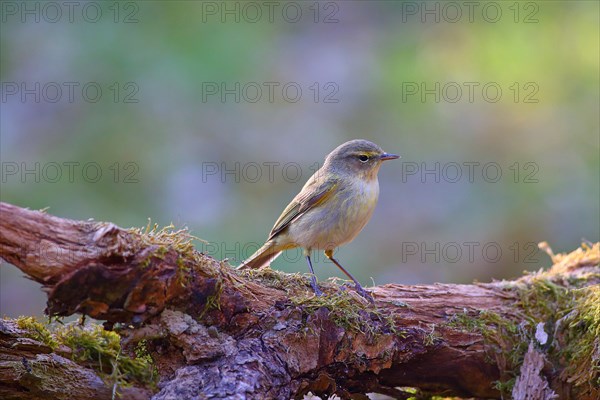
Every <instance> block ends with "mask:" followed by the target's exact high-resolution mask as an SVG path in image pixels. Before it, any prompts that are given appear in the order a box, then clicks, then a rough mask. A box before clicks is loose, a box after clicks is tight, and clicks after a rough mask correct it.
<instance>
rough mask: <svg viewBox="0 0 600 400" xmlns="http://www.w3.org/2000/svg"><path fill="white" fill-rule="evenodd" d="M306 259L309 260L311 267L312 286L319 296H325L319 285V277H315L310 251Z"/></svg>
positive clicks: (309, 266)
mask: <svg viewBox="0 0 600 400" xmlns="http://www.w3.org/2000/svg"><path fill="white" fill-rule="evenodd" d="M306 261H308V268H310V286H312V288H313V290H314V292H315V294H316V295H317V296H323V292H322V291H321V289H319V286H318V285H317V278H315V270H314V269H313V266H312V262H311V261H310V253H309V254H307V255H306Z"/></svg>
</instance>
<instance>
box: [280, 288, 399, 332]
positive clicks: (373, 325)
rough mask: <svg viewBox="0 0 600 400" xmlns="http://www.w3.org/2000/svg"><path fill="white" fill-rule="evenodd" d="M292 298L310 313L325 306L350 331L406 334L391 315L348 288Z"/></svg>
mask: <svg viewBox="0 0 600 400" xmlns="http://www.w3.org/2000/svg"><path fill="white" fill-rule="evenodd" d="M290 301H291V302H292V304H294V305H295V306H298V307H301V308H302V309H303V311H304V312H305V313H307V314H309V315H310V314H313V313H315V312H316V311H317V310H319V309H321V308H326V309H327V310H329V312H330V318H331V320H332V321H333V322H334V323H335V324H336V325H337V326H339V327H342V328H344V329H346V330H348V331H352V332H361V333H364V334H366V335H379V334H384V333H390V332H391V333H393V334H395V335H401V336H403V333H402V332H401V331H399V330H397V328H396V324H395V322H394V319H393V316H392V315H385V314H383V313H382V312H381V311H380V310H379V309H377V308H376V307H375V306H374V305H373V304H371V303H367V302H366V301H361V300H358V299H356V298H355V297H354V296H353V295H352V294H350V293H349V292H347V291H345V290H338V291H337V292H336V293H332V294H331V293H330V294H326V295H324V296H315V295H313V294H311V295H308V296H307V295H306V290H304V292H303V293H302V294H300V295H297V296H292V297H290Z"/></svg>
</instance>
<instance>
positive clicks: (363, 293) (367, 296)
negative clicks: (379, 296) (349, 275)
mask: <svg viewBox="0 0 600 400" xmlns="http://www.w3.org/2000/svg"><path fill="white" fill-rule="evenodd" d="M355 289H356V292H357V293H358V294H360V295H361V296H362V297H363V298H365V299H366V300H368V301H369V302H370V303H373V304H375V300H374V299H373V297H372V296H371V294H370V293H369V292H367V291H366V290H365V289H363V287H362V286H355Z"/></svg>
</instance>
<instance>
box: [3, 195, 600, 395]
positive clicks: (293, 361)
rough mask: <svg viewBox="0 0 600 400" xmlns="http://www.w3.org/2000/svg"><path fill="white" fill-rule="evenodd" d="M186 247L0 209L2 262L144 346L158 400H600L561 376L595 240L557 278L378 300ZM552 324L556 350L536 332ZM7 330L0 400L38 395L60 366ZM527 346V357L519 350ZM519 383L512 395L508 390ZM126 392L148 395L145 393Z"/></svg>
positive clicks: (86, 377) (95, 385)
mask: <svg viewBox="0 0 600 400" xmlns="http://www.w3.org/2000/svg"><path fill="white" fill-rule="evenodd" d="M190 240H191V237H190V236H189V235H187V232H186V231H176V232H172V231H171V232H169V231H165V230H162V231H157V230H151V229H150V230H147V232H140V231H135V230H125V229H122V228H119V227H117V226H115V225H114V224H111V223H102V222H94V221H72V220H68V219H62V218H58V217H54V216H51V215H48V214H46V213H44V212H39V211H31V210H26V209H23V208H19V207H16V206H13V205H10V204H6V203H0V257H1V258H3V259H4V260H6V261H7V262H9V263H11V264H14V265H15V266H16V267H18V268H19V269H21V270H22V271H23V272H24V273H25V274H26V275H27V276H28V277H30V278H31V279H33V280H35V281H37V282H39V283H41V284H42V285H43V287H44V288H45V290H46V291H47V292H48V303H47V308H46V312H47V313H48V314H49V315H51V316H67V315H71V314H74V313H81V314H84V315H88V316H91V317H93V318H96V319H100V320H105V321H106V323H105V327H106V328H107V329H112V328H113V327H114V328H115V329H116V328H119V333H120V334H121V335H122V343H123V346H124V347H125V349H130V348H132V346H134V344H135V343H137V342H139V341H140V340H145V341H146V343H147V347H148V350H149V352H150V354H151V356H152V359H153V361H154V363H155V365H156V367H157V369H158V372H159V376H160V382H159V384H158V387H157V388H155V389H154V393H153V394H152V396H153V398H154V399H192V398H200V399H204V398H214V399H230V398H235V399H257V398H261V399H287V398H298V397H300V398H301V397H302V395H304V394H305V393H308V392H312V393H314V394H319V395H332V394H337V395H338V396H340V397H342V398H344V399H350V398H356V399H358V398H365V397H361V396H362V395H364V394H366V393H370V392H376V393H383V394H387V395H389V396H391V397H394V398H398V399H404V398H408V397H409V396H414V394H411V393H412V392H410V391H409V392H410V393H409V392H407V391H405V390H404V389H400V388H407V387H409V388H416V389H417V390H418V391H419V392H420V393H422V394H424V395H425V394H427V395H432V394H435V395H442V396H459V397H476V398H494V399H497V398H501V396H502V390H504V398H507V397H510V395H511V393H512V395H513V396H514V398H523V399H525V398H534V397H527V395H528V394H527V393H528V392H527V386H528V385H527V382H528V379H531V380H530V381H531V382H533V381H535V382H536V383H535V386H536V389H535V390H537V391H538V392H536V393H543V396H545V397H535V398H547V399H551V398H554V397H553V396H559V397H560V398H565V399H568V398H580V399H596V398H599V396H600V390H599V386H600V378H598V379H599V380H598V381H595V379H596V378H595V375H590V377H591V378H590V380H589V382H587V384H585V382H584V383H583V384H582V383H581V382H580V381H575V379H574V378H573V376H570V375H568V373H565V371H568V370H569V365H572V364H573V363H575V362H578V361H579V360H570V359H565V358H564V357H565V355H564V354H565V353H564V352H562V353H561V352H560V351H557V349H558V350H560V349H559V348H558V347H559V342H560V338H561V337H569V338H570V337H571V336H568V335H567V334H571V333H572V332H571V331H569V330H570V329H575V328H572V327H571V325H573V326H575V325H574V324H565V323H562V324H561V323H560V322H561V320H560V318H559V317H561V316H563V317H565V318H573V315H572V314H568V311H569V310H571V311H572V308H573V307H574V306H573V304H575V303H568V304H566V303H565V304H563V303H562V302H563V300H564V301H566V300H565V299H569V296H571V294H572V293H575V292H571V291H574V290H579V291H581V290H584V289H585V290H590V291H592V292H591V293H596V292H595V291H596V290H598V283H599V281H600V268H599V266H598V263H599V262H600V254H599V253H600V251H599V250H600V246H599V244H598V243H596V244H595V245H593V246H592V247H589V248H582V249H578V250H576V251H574V252H573V253H571V254H569V255H559V256H554V258H553V260H554V261H555V265H554V267H553V268H552V269H550V270H549V271H547V272H539V273H537V274H532V275H526V276H524V277H522V278H520V279H518V280H516V281H513V282H504V281H503V282H492V283H486V284H472V285H455V284H434V285H412V286H408V285H399V284H387V285H381V286H376V287H372V288H369V290H370V291H371V293H372V295H373V297H374V299H375V304H373V305H372V304H370V303H368V302H366V301H364V299H362V298H361V297H360V296H358V295H357V294H356V293H355V292H354V291H353V290H352V289H347V288H345V287H340V286H338V285H337V284H336V283H335V282H330V281H328V282H322V283H321V284H320V286H321V287H322V289H323V291H324V292H325V296H323V297H321V298H317V297H315V296H313V295H312V292H311V289H310V285H309V282H308V279H307V278H305V277H302V276H300V275H297V274H283V273H279V272H276V271H272V270H270V269H266V270H261V271H237V270H235V269H233V268H232V267H231V266H229V265H228V264H227V263H226V262H223V261H217V260H215V259H213V258H211V257H209V256H207V255H204V254H201V253H198V252H196V251H195V250H194V249H193V247H192V245H191V243H190ZM539 285H542V286H543V285H554V286H556V287H558V289H556V290H558V293H561V294H565V297H562V295H561V296H558V295H557V296H555V297H556V304H554V303H551V302H549V303H548V304H546V303H544V305H543V307H542V306H541V301H540V300H539V298H533V297H532V293H537V289H538V286H539ZM544 287H545V286H544ZM582 288H584V289H582ZM540 293H542V295H543V296H545V297H544V299H545V300H548V301H550V300H552V299H551V298H550V297H548V296H549V295H548V296H547V295H546V292H545V291H544V290H541V291H540ZM578 293H579V292H578ZM571 297H573V296H571ZM573 298H574V297H573ZM532 299H533V300H535V304H533V303H532ZM577 304H579V303H577ZM547 307H550V308H551V309H552V310H554V312H555V313H556V315H555V316H553V315H554V314H552V313H547V312H545V310H546V308H547ZM569 307H570V308H569ZM569 321H570V320H569ZM540 322H541V323H542V325H544V324H545V325H544V326H545V327H546V329H543V328H542V331H545V332H550V333H551V336H552V338H551V339H550V342H551V343H550V344H548V343H546V344H543V343H542V341H540V339H539V338H537V336H536V335H535V333H536V326H537V325H539V323H540ZM562 322H564V319H563V320H562ZM592 323H593V322H592ZM115 324H116V325H115ZM594 327H595V325H594ZM0 328H2V329H0V382H2V384H3V386H2V389H0V397H2V398H30V397H25V396H23V397H19V395H20V394H22V393H24V391H26V390H28V391H30V392H33V391H34V390H35V388H36V386H35V383H32V382H33V381H36V379H37V380H38V381H39V379H38V378H36V379H33V377H35V373H33V372H32V373H30V372H28V371H27V368H26V366H25V365H26V364H27V363H32V362H36V360H40V358H44V357H45V358H48V357H61V356H60V354H56V352H52V351H51V350H49V349H48V348H44V347H43V346H40V344H39V343H37V344H34V345H31V346H29V345H27V346H26V349H25V350H23V346H22V345H16V346H15V343H18V342H19V341H21V342H22V341H23V340H25V341H27V340H31V339H25V338H24V337H22V335H23V332H19V330H18V329H17V328H16V327H15V325H14V324H12V325H11V322H10V321H4V322H3V325H1V326H0ZM515 329H516V330H517V332H513V331H514V330H515ZM537 329H538V333H539V327H538V328H537ZM573 334H576V333H573ZM577 334H578V333H577ZM577 337H578V336H577ZM536 338H537V339H536ZM523 343H524V346H520V345H519V344H523ZM549 346H550V347H549ZM517 347H518V348H521V347H524V350H523V351H521V352H520V353H518V352H515V354H513V353H512V352H514V351H515V349H516V348H517ZM529 347H531V349H532V350H531V352H530V351H528V350H529ZM599 349H600V344H598V349H597V351H598V353H599V354H596V356H595V357H594V356H592V358H591V362H592V363H596V362H598V359H599V358H600V350H599ZM561 356H562V357H563V359H561ZM7 360H8V361H10V363H9V362H8V361H7ZM19 360H21V366H20V367H16V366H15V365H16V364H14V363H18V362H19ZM524 361H525V363H524ZM61 362H62V361H61ZM11 363H12V364H11ZM524 364H527V365H529V364H531V366H530V367H527V368H522V367H524ZM592 365H595V364H592ZM11 368H12V369H11ZM11 371H12V372H11ZM15 371H17V372H18V373H16V372H15ZM23 371H25V372H23ZM47 371H49V372H48V373H49V374H50V375H51V376H57V377H60V376H65V375H67V376H69V375H70V376H73V377H77V378H76V379H75V380H76V382H77V383H78V385H77V386H72V387H70V388H69V390H68V393H69V394H71V395H72V397H75V398H96V399H103V398H110V397H111V390H107V386H106V385H102V384H101V383H99V381H98V379H99V378H98V377H97V376H94V374H93V371H90V370H88V369H86V368H85V367H84V366H80V367H79V368H78V367H77V364H74V363H73V362H72V361H69V360H68V359H65V363H64V364H61V363H58V364H53V363H50V364H48V366H47ZM67 371H68V372H67ZM527 371H529V372H527ZM531 371H533V372H531ZM28 374H29V375H33V377H30V378H31V379H24V378H23V376H25V375H28ZM525 374H529V375H531V376H529V375H528V376H529V378H527V376H525ZM592 374H593V373H592ZM516 377H518V378H519V379H517V383H516V384H515V385H514V388H513V387H512V386H510V387H508V388H507V387H502V383H505V382H509V381H510V380H511V378H513V383H514V378H516ZM100 382H101V381H100ZM494 382H500V384H497V383H496V384H494ZM523 382H525V383H523ZM108 389H110V388H108ZM130 389H131V390H135V396H141V397H142V398H143V397H144V396H146V397H150V396H151V395H150V392H149V391H148V390H149V389H148V388H143V387H137V388H136V387H135V385H134V386H133V387H132V388H130ZM499 389H500V390H499ZM513 389H514V390H513ZM132 393H134V392H132ZM46 394H47V395H48V397H47V398H56V399H61V398H65V397H61V396H64V393H63V394H60V393H50V392H48V393H46ZM131 396H133V394H132V395H131ZM31 398H32V397H31Z"/></svg>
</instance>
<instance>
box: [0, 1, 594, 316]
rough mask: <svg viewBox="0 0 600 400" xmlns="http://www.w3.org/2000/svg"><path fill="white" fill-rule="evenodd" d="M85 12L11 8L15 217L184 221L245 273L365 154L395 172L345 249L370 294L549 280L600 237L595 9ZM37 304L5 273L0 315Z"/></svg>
mask: <svg viewBox="0 0 600 400" xmlns="http://www.w3.org/2000/svg"><path fill="white" fill-rule="evenodd" d="M76 3H77V4H78V5H76V6H69V5H67V4H65V3H63V2H55V3H54V4H58V7H56V6H48V4H49V3H45V2H35V1H32V2H11V1H5V2H3V3H2V10H1V11H2V15H1V32H0V33H1V39H0V44H1V46H2V47H1V54H0V68H1V71H0V80H1V82H2V88H1V89H2V93H1V94H2V102H1V104H0V105H1V118H0V120H1V121H0V133H1V142H0V143H1V152H0V155H1V159H2V182H1V193H0V199H1V200H2V201H5V202H10V203H13V204H16V205H19V206H22V207H29V208H32V209H40V208H45V207H48V208H49V212H50V213H52V214H55V215H58V216H61V217H67V218H72V219H88V218H94V219H96V220H104V221H111V222H114V223H116V224H118V225H120V226H123V227H129V226H144V225H146V223H147V219H148V218H149V217H151V218H152V221H153V222H157V223H159V224H160V225H166V224H169V223H171V222H173V223H174V224H175V226H177V227H183V226H188V227H189V228H190V230H191V231H192V233H193V234H195V235H196V236H199V237H201V238H203V239H205V240H207V241H208V242H209V243H208V244H203V243H198V248H199V249H200V250H202V251H205V252H207V253H208V254H210V255H212V256H214V257H215V258H219V259H220V258H225V257H227V258H229V259H230V261H231V263H232V264H237V263H238V262H239V261H240V260H242V259H243V258H245V257H246V256H248V255H249V254H250V253H251V252H252V250H254V249H255V248H256V247H257V246H258V245H260V244H261V243H262V242H263V241H264V240H265V239H266V236H267V233H268V232H269V230H270V228H271V226H272V224H273V223H274V221H275V219H276V218H277V216H278V215H279V213H280V212H281V210H283V208H284V207H285V206H286V205H287V203H288V201H289V200H290V199H291V198H292V197H293V196H294V195H295V194H296V193H297V192H298V190H299V189H300V188H301V187H302V185H303V184H304V182H305V181H306V179H307V178H308V177H309V176H310V174H311V173H312V172H313V171H314V168H315V166H317V165H318V164H320V163H322V161H323V158H324V156H325V155H326V154H327V153H328V152H329V151H331V150H332V149H333V148H334V147H336V146H337V145H339V144H340V143H342V142H344V141H346V140H349V139H353V138H365V139H369V140H372V141H374V142H376V143H378V144H380V145H381V146H382V147H383V148H384V149H385V150H386V151H388V152H394V153H398V154H401V155H402V159H401V160H399V161H391V162H389V163H386V164H385V165H384V166H383V167H382V169H381V172H380V185H381V194H380V200H379V205H378V207H377V209H376V211H375V214H374V216H373V219H372V220H371V222H370V223H369V225H367V227H366V228H365V230H364V231H363V232H362V234H361V235H359V237H358V238H357V239H356V240H355V241H354V242H353V243H352V244H350V245H347V246H345V247H344V248H342V249H340V250H339V253H338V259H340V260H341V262H342V263H343V264H344V265H345V266H346V268H347V269H348V270H350V271H351V272H352V273H354V274H355V276H356V277H357V278H358V279H359V280H361V281H362V282H363V283H364V284H366V285H371V284H372V283H373V282H374V283H375V284H384V283H389V282H398V283H407V284H410V283H431V282H465V283H466V282H471V281H473V280H481V281H486V280H490V279H492V278H494V279H502V278H511V277H515V276H518V275H519V274H521V272H522V271H523V270H525V269H527V270H537V269H539V268H540V267H543V266H548V264H549V259H548V257H547V256H546V255H545V254H543V253H542V252H541V251H539V250H538V249H537V247H536V245H537V243H538V242H540V241H544V240H545V241H548V242H549V244H550V245H551V246H552V248H553V249H554V250H555V251H567V250H572V249H574V248H575V247H577V246H578V245H579V244H580V243H581V240H582V239H586V240H589V241H597V240H598V238H599V229H600V228H599V226H600V210H599V209H600V206H599V198H600V193H599V191H600V189H599V174H600V173H599V169H600V165H599V164H600V161H599V152H600V150H599V147H600V144H599V141H600V127H599V109H600V104H599V99H600V92H599V91H600V89H599V73H600V67H599V46H600V45H599V36H600V35H599V26H600V21H599V15H600V13H599V3H598V2H595V1H568V2H567V1H563V2H561V1H551V2H512V1H507V2H504V1H500V2H471V3H469V2H377V1H368V2H367V1H352V2H319V3H315V2H312V1H311V2H270V3H269V2H234V1H228V2H188V1H181V2H177V1H169V2H166V1H148V2H122V3H115V2H76ZM70 7H72V8H70ZM270 88H272V91H271V90H270ZM71 89H72V90H71ZM499 173H501V176H498V174H499ZM99 174H101V175H99ZM315 258H316V260H318V261H317V266H316V270H317V271H318V276H319V278H320V279H325V278H327V277H329V276H341V275H340V274H339V273H338V271H337V270H336V268H335V267H334V266H333V264H331V263H330V262H326V261H325V260H323V258H324V257H323V256H322V255H320V254H319V255H318V256H317V255H315ZM273 267H274V268H278V269H281V270H284V271H302V272H305V271H306V270H307V267H306V264H305V262H304V260H303V259H302V258H301V257H300V254H299V253H298V252H294V251H290V252H288V253H287V254H286V255H285V257H281V258H280V259H278V260H277V261H276V262H275V264H274V265H273ZM44 300H45V297H44V295H43V293H42V292H41V290H40V288H39V285H37V284H35V283H33V282H31V281H29V280H28V279H26V278H24V277H23V276H22V274H21V273H20V272H19V271H18V270H17V269H16V268H15V267H14V266H12V265H9V264H7V263H3V264H2V266H1V267H0V314H1V315H6V316H17V315H20V314H31V315H40V314H42V312H43V309H44Z"/></svg>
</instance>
